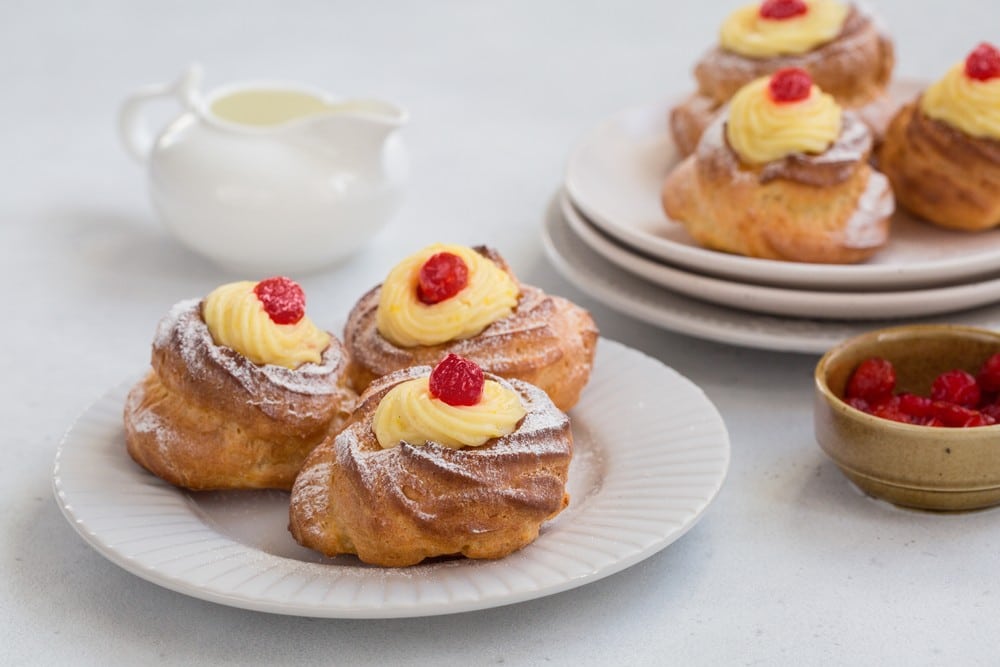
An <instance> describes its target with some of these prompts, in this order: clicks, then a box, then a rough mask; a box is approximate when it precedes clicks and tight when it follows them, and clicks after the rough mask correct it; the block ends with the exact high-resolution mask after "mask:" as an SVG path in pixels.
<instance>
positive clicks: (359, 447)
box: [289, 355, 573, 567]
mask: <svg viewBox="0 0 1000 667" xmlns="http://www.w3.org/2000/svg"><path fill="white" fill-rule="evenodd" d="M572 454H573V438H572V434H571V432H570V428H569V419H568V418H567V417H566V415H565V414H563V413H562V412H561V411H560V410H559V409H557V408H556V407H555V405H553V403H552V401H551V400H550V399H549V398H548V396H547V395H546V394H545V392H544V391H542V390H541V389H539V388H537V387H535V386H533V385H530V384H528V383H526V382H522V381H520V380H505V379H503V378H501V377H499V376H495V375H492V374H489V373H483V371H482V369H481V368H479V366H478V365H477V364H475V363H473V362H471V361H469V360H468V359H463V358H461V357H458V356H456V355H449V356H447V357H446V358H445V359H444V360H442V361H441V363H439V364H438V365H437V366H435V367H434V368H433V369H431V368H430V367H427V366H421V367H416V368H410V369H404V370H399V371H395V372H393V373H390V374H389V375H386V376H384V377H381V378H379V379H377V380H375V381H374V382H373V383H372V384H371V385H370V386H369V387H368V389H367V390H366V391H365V392H364V393H363V394H362V396H361V399H360V401H359V402H358V407H357V409H356V410H355V412H354V414H353V415H352V417H351V419H350V422H349V424H348V426H347V427H345V428H344V430H343V431H341V432H340V433H339V434H338V435H336V436H333V435H331V436H330V437H329V438H328V439H327V440H326V441H324V442H323V443H322V444H321V445H320V446H318V447H317V448H316V449H315V450H314V451H313V453H312V454H311V455H310V456H309V459H308V460H307V461H306V463H305V465H304V466H303V469H302V472H301V473H300V474H299V477H298V479H297V480H296V482H295V486H294V488H293V489H292V496H291V503H290V505H291V506H290V510H289V516H290V519H289V529H290V530H291V532H292V535H293V536H294V537H295V539H296V540H297V541H298V542H299V543H301V544H303V545H304V546H306V547H309V548H311V549H315V550H317V551H320V552H322V553H324V554H326V555H328V556H336V555H338V554H356V555H357V556H358V557H359V558H360V559H361V560H363V561H365V562H367V563H372V564H376V565H383V566H391V567H400V566H406V565H413V564H416V563H419V562H421V561H422V560H424V559H426V558H432V557H436V556H453V555H462V556H465V557H468V558H500V557H502V556H505V555H507V554H509V553H511V552H513V551H516V550H518V549H520V548H522V547H524V546H525V545H527V544H529V543H531V542H532V541H533V540H534V539H535V538H537V536H538V530H539V527H540V526H541V524H542V523H543V522H545V521H547V520H548V519H550V518H552V517H554V516H555V515H556V514H558V513H559V512H561V511H562V510H563V508H565V507H566V505H567V503H568V502H569V496H568V495H567V493H566V477H567V474H568V471H569V463H570V460H571V458H572Z"/></svg>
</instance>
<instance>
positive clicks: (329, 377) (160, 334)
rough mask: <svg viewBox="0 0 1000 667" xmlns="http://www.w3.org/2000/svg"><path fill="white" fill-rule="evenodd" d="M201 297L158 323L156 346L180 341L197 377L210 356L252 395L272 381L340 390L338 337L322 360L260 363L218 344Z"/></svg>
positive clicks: (310, 389)
mask: <svg viewBox="0 0 1000 667" xmlns="http://www.w3.org/2000/svg"><path fill="white" fill-rule="evenodd" d="M200 304H201V301H200V300H197V299H190V300H186V301H181V302H180V303H178V304H176V305H175V306H174V307H173V308H171V309H170V311H169V312H168V313H167V315H166V316H165V317H164V318H163V319H162V320H161V321H160V323H159V325H158V326H157V330H156V335H155V337H154V339H153V346H154V348H156V347H160V348H163V347H167V346H169V345H171V344H173V343H174V342H176V344H177V346H178V349H179V351H180V354H181V356H182V358H183V359H184V362H185V363H186V364H187V365H188V368H189V369H190V372H191V373H192V374H193V375H194V376H195V377H199V376H201V377H204V376H205V374H206V369H205V366H204V364H205V363H206V359H207V361H208V362H209V363H212V364H214V365H216V366H219V367H221V368H223V369H225V370H226V371H227V372H228V373H229V374H230V375H232V377H233V378H235V379H236V380H237V382H239V383H240V385H241V386H242V387H243V388H244V389H245V390H246V391H247V392H248V393H249V394H250V395H251V396H259V395H261V394H262V392H261V391H260V388H261V386H262V385H264V384H266V383H269V384H272V385H274V386H277V387H280V388H281V389H284V390H287V391H290V392H294V393H298V394H305V395H310V396H317V395H329V394H334V393H336V392H338V391H339V388H338V386H337V382H336V377H335V371H336V370H337V369H338V368H339V367H340V366H341V365H342V364H343V355H342V351H341V349H340V347H339V345H338V344H337V342H336V341H335V340H331V343H330V345H329V347H327V349H326V350H325V351H324V352H323V358H322V363H320V364H314V363H305V364H302V365H300V366H299V367H297V368H294V369H290V368H285V367H283V366H276V365H273V364H265V365H262V366H258V365H256V364H254V363H252V362H250V360H248V359H247V358H246V357H244V356H242V355H241V354H239V353H237V352H235V351H234V350H232V349H230V348H228V347H225V346H221V345H216V344H215V342H214V341H213V340H212V334H211V333H210V332H209V330H208V326H207V325H206V324H205V321H204V320H203V319H202V317H201V313H200Z"/></svg>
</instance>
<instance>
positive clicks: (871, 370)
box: [846, 357, 896, 404]
mask: <svg viewBox="0 0 1000 667" xmlns="http://www.w3.org/2000/svg"><path fill="white" fill-rule="evenodd" d="M895 388H896V369H894V368H893V367H892V364H891V363H890V362H888V361H886V360H885V359H881V358H879V357H872V358H870V359H865V360H864V361H862V362H861V363H860V364H858V367H857V368H855V369H854V373H853V374H851V378H850V380H848V381H847V392H846V396H847V398H863V399H865V400H866V401H868V403H870V404H876V403H881V402H883V401H885V400H886V399H887V398H889V396H890V395H891V394H892V390H893V389H895Z"/></svg>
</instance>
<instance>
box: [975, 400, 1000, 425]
mask: <svg viewBox="0 0 1000 667" xmlns="http://www.w3.org/2000/svg"><path fill="white" fill-rule="evenodd" d="M979 411H980V412H982V413H983V414H984V415H987V416H989V417H992V418H993V421H1000V404H998V403H991V404H990V405H987V406H984V407H982V408H980V409H979Z"/></svg>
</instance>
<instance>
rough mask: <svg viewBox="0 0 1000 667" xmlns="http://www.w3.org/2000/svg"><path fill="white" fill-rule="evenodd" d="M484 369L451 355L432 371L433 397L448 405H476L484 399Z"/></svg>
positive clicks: (431, 386)
mask: <svg viewBox="0 0 1000 667" xmlns="http://www.w3.org/2000/svg"><path fill="white" fill-rule="evenodd" d="M485 383H486V379H485V378H484V377H483V369H482V368H480V367H479V365H478V364H476V362H474V361H469V360H468V359H465V358H463V357H460V356H458V355H457V354H449V355H448V356H447V357H445V358H444V359H442V360H441V361H440V362H439V363H438V365H437V366H435V367H434V370H432V371H431V377H430V387H429V388H430V392H431V396H433V397H434V398H437V399H439V400H442V401H444V402H445V403H447V404H448V405H475V404H476V403H478V402H479V400H480V399H481V398H482V397H483V385H484V384H485Z"/></svg>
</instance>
